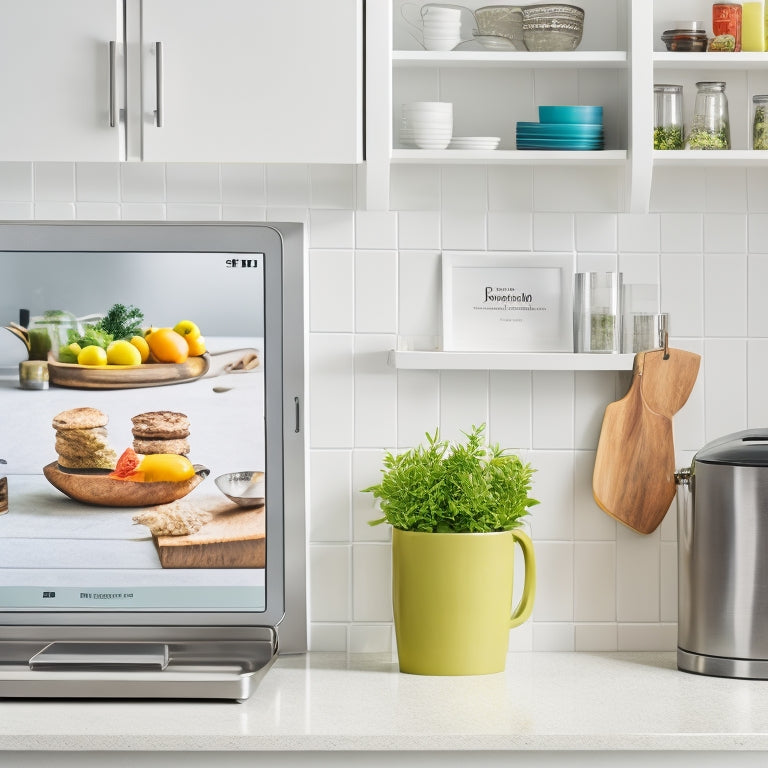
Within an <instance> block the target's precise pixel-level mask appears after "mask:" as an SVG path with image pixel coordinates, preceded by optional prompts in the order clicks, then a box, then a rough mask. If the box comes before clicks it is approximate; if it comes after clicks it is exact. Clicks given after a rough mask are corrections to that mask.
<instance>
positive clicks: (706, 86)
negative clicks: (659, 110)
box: [686, 82, 731, 149]
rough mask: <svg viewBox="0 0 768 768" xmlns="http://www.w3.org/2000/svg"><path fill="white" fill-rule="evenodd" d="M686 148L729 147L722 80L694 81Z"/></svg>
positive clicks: (726, 104)
mask: <svg viewBox="0 0 768 768" xmlns="http://www.w3.org/2000/svg"><path fill="white" fill-rule="evenodd" d="M686 147H687V148H688V149H730V148H731V126H730V120H729V118H728V99H727V98H726V95H725V83H724V82H699V83H696V101H695V102H694V106H693V121H692V122H691V130H690V133H689V134H688V140H687V142H686Z"/></svg>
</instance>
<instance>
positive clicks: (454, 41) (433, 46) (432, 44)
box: [424, 37, 461, 51]
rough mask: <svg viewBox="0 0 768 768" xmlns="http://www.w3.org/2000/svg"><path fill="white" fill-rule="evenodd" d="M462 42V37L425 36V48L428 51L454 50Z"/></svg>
mask: <svg viewBox="0 0 768 768" xmlns="http://www.w3.org/2000/svg"><path fill="white" fill-rule="evenodd" d="M459 43H461V38H460V37H425V38H424V48H426V49H427V50H428V51H452V50H453V49H454V48H455V47H456V46H457V45H459Z"/></svg>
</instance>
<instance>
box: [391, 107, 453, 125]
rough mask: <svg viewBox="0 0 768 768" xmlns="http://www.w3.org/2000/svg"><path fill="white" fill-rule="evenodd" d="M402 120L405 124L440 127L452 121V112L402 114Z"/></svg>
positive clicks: (417, 111) (412, 112)
mask: <svg viewBox="0 0 768 768" xmlns="http://www.w3.org/2000/svg"><path fill="white" fill-rule="evenodd" d="M403 120H405V121H406V122H416V123H423V124H426V123H431V124H433V125H442V124H445V123H450V122H451V120H453V113H452V112H421V111H419V110H416V111H411V112H403Z"/></svg>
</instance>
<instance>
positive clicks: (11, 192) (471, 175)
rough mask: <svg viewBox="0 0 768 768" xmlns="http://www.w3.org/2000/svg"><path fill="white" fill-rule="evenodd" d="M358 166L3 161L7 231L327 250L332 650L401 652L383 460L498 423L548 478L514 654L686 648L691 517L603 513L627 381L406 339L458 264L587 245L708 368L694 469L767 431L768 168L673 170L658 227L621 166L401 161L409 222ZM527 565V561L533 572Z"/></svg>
mask: <svg viewBox="0 0 768 768" xmlns="http://www.w3.org/2000/svg"><path fill="white" fill-rule="evenodd" d="M361 191H362V185H360V184H358V180H357V178H356V170H355V169H353V168H349V167H336V166H334V167H327V166H309V167H308V166H303V165H300V166H259V165H221V166H219V165H215V164H178V165H168V166H165V165H161V164H124V165H118V164H71V163H41V164H37V163H36V164H32V163H0V219H3V220H14V219H82V220H103V219H114V220H118V219H126V220H214V221H215V220H222V221H235V220H268V221H269V220H271V221H302V222H304V223H305V224H306V225H307V230H308V245H309V324H310V336H309V356H310V371H309V373H310V401H311V402H310V406H311V423H310V429H311V433H310V446H311V451H310V474H311V477H310V482H311V500H310V508H309V524H308V525H309V538H310V545H309V558H310V564H309V575H310V617H311V646H312V648H313V649H314V650H349V651H389V650H393V649H394V641H393V637H392V626H391V604H390V588H389V578H390V566H389V558H390V550H389V532H388V530H387V529H386V528H385V527H382V526H380V527H370V526H369V525H368V524H367V521H368V520H369V519H371V518H372V517H373V516H374V515H375V510H374V508H373V506H372V502H371V498H370V496H369V495H367V494H361V493H360V492H359V489H360V488H363V487H365V486H367V485H369V484H371V483H373V482H375V481H376V480H377V478H378V471H379V468H380V462H381V457H382V452H383V449H385V448H387V449H389V448H398V447H406V446H411V445H413V444H415V443H417V442H419V441H420V440H421V439H422V438H423V436H424V433H425V432H426V431H428V430H429V431H434V429H435V427H437V426H439V427H440V429H441V432H442V434H443V435H444V436H447V437H454V436H457V435H458V434H459V432H460V430H462V429H468V428H469V427H470V426H471V425H472V424H479V423H482V422H486V423H487V424H488V425H489V434H490V437H491V439H492V440H493V441H494V442H499V443H501V444H502V445H504V446H508V447H510V448H513V449H515V450H517V451H519V452H520V453H521V455H523V456H524V458H525V459H527V460H528V461H530V462H531V463H532V464H533V465H534V466H535V467H536V468H537V470H538V472H537V474H536V477H535V490H534V495H535V496H536V497H537V498H539V499H540V500H541V502H542V503H541V505H540V506H538V507H536V508H535V509H534V510H533V513H532V515H531V518H530V525H529V528H530V531H531V533H532V535H533V538H534V542H535V546H536V553H537V561H538V594H537V599H536V607H535V609H534V614H533V618H532V620H530V621H529V622H527V623H526V624H525V625H524V626H523V627H521V628H518V629H515V630H514V631H513V632H512V633H511V640H510V648H511V649H513V650H517V649H535V650H573V649H575V650H616V649H620V650H626V649H643V650H644V649H672V648H674V646H675V642H676V626H675V621H676V583H675V581H676V553H675V527H674V506H673V509H672V512H671V513H670V514H669V515H668V516H667V518H666V519H665V521H664V523H663V524H662V525H661V527H660V528H659V529H658V530H657V531H656V532H655V533H654V534H652V535H650V536H641V535H639V534H636V533H634V532H633V531H631V530H629V529H627V528H624V527H623V526H620V525H619V524H617V523H616V522H614V521H613V520H612V519H611V518H609V517H608V516H607V515H606V514H605V513H603V512H602V511H601V510H600V509H599V508H598V507H597V506H596V505H595V503H594V501H593V500H592V497H591V491H590V478H591V471H592V464H593V460H594V450H595V446H596V444H597V438H598V434H599V429H600V421H601V418H602V413H603V410H604V408H605V406H606V405H607V404H608V403H609V402H611V401H612V400H615V399H618V398H619V397H621V396H623V394H624V393H625V391H626V387H627V377H626V374H618V373H614V372H577V373H572V372H536V371H534V372H494V371H488V372H486V371H480V372H475V371H447V372H443V373H440V372H431V371H396V370H394V369H392V368H389V367H388V366H387V364H386V352H387V350H388V349H390V348H392V347H394V346H395V345H396V344H397V343H398V335H399V336H400V337H401V338H402V337H408V338H409V339H411V341H414V340H415V343H417V344H419V345H421V346H423V347H427V346H429V345H430V344H433V343H436V342H437V340H438V337H439V333H440V324H439V307H440V303H439V275H440V273H439V255H440V251H441V249H449V250H461V249H466V250H486V249H487V250H520V251H531V250H532V251H572V250H575V251H576V253H577V255H578V268H579V269H581V270H609V269H616V268H618V269H620V270H621V271H622V272H623V273H624V276H625V281H627V282H644V283H648V282H660V284H661V297H662V309H663V311H666V312H669V313H670V315H671V332H672V338H671V343H672V344H673V345H674V346H679V347H683V348H685V349H690V350H693V351H696V352H699V353H700V354H702V356H703V359H702V368H701V372H700V375H699V380H698V382H697V385H696V387H695V389H694V392H693V394H692V396H691V398H690V399H689V401H688V403H687V405H686V406H685V407H684V408H683V410H682V411H681V412H680V413H679V414H678V415H677V416H676V417H675V446H676V453H677V459H678V466H683V465H685V464H686V463H688V462H689V461H690V459H691V457H692V455H693V453H694V452H695V451H696V450H697V449H698V448H699V447H701V446H702V445H703V444H704V443H705V442H706V441H708V440H710V439H712V438H715V437H718V436H720V435H723V434H726V433H728V432H731V431H735V430H738V429H742V428H746V427H748V426H749V427H754V426H760V425H766V424H768V398H766V397H765V395H764V393H765V384H764V382H765V380H766V379H767V378H768V302H766V299H765V296H764V293H765V286H766V285H768V172H767V171H765V170H761V169H749V170H747V169H743V168H734V169H728V168H722V167H721V168H718V169H711V170H706V169H684V170H683V169H674V168H670V169H658V170H657V171H656V176H655V180H654V187H653V194H652V200H651V211H652V212H651V213H649V214H648V215H630V214H624V213H620V212H619V211H621V210H622V208H623V205H624V189H623V177H622V173H621V172H620V171H619V170H617V169H615V168H610V167H607V168H600V167H596V168H586V169H583V168H556V167H546V168H540V169H533V168H526V167H516V166H493V167H487V168H486V167H474V166H452V167H437V166H430V167H414V166H401V167H395V168H394V169H393V176H392V182H391V192H392V194H391V199H392V203H391V211H389V212H378V211H366V210H365V209H364V208H363V207H361V206H358V204H357V201H358V199H360V197H361ZM518 559H519V560H522V558H518Z"/></svg>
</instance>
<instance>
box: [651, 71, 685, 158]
mask: <svg viewBox="0 0 768 768" xmlns="http://www.w3.org/2000/svg"><path fill="white" fill-rule="evenodd" d="M653 148H654V149H682V148H683V86H682V85H669V84H668V83H657V84H656V85H654V86H653Z"/></svg>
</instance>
